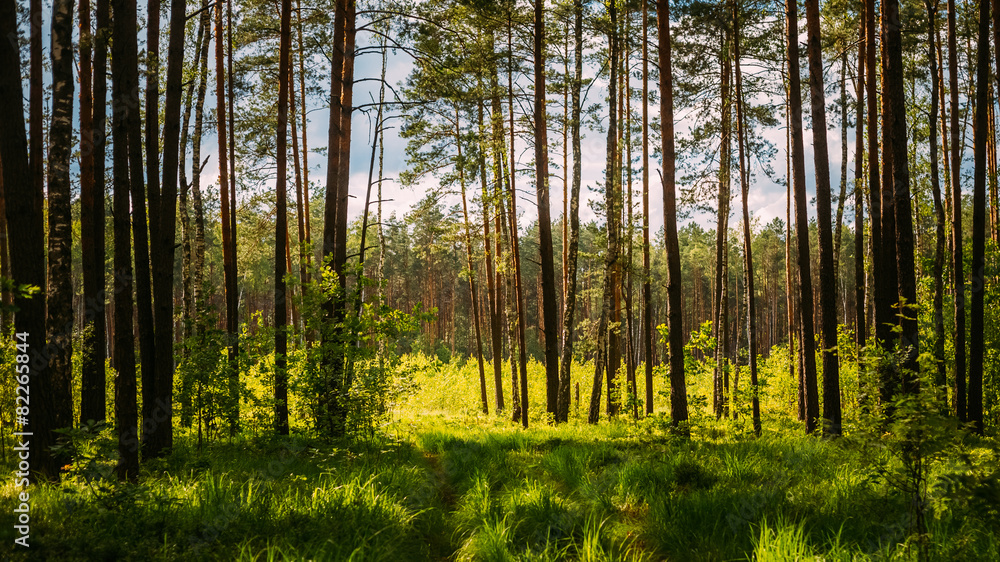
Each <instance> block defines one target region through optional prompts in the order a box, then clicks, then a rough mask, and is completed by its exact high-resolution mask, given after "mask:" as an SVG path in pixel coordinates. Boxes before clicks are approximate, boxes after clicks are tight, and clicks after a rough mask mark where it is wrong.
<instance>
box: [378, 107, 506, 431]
mask: <svg viewBox="0 0 1000 562" xmlns="http://www.w3.org/2000/svg"><path fill="white" fill-rule="evenodd" d="M460 119H461V117H460V116H459V111H458V106H457V105H456V106H455V146H456V147H457V149H458V162H457V163H456V167H457V168H458V176H459V185H460V186H461V190H462V218H463V219H464V221H465V257H466V264H467V265H468V267H469V294H470V295H471V297H472V322H473V324H474V325H475V331H476V364H477V366H478V367H479V394H480V400H481V402H482V403H483V413H484V414H489V413H490V404H489V400H488V398H487V396H486V368H485V366H484V365H483V335H482V331H481V330H480V327H479V316H480V315H479V292H478V291H477V290H476V268H475V266H474V265H473V263H472V227H471V225H470V224H469V203H468V201H467V200H466V196H465V162H464V160H462V129H461V126H460V123H461V121H460ZM379 126H381V123H380V124H379ZM361 247H362V252H363V251H364V243H362V244H361Z"/></svg>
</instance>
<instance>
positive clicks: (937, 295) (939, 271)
mask: <svg viewBox="0 0 1000 562" xmlns="http://www.w3.org/2000/svg"><path fill="white" fill-rule="evenodd" d="M994 1H995V0H994ZM926 4H927V50H928V56H927V60H928V62H929V64H930V69H929V70H930V77H931V116H930V125H931V127H932V129H933V128H936V125H937V121H938V88H939V85H938V80H937V75H938V68H937V49H936V48H935V46H936V43H937V33H936V30H937V23H936V19H937V8H938V2H937V0H927V2H926ZM930 164H931V191H932V193H933V195H934V217H935V219H936V220H935V222H936V224H935V243H934V274H933V275H934V360H935V361H936V363H937V368H936V375H935V377H934V384H935V385H936V386H937V389H936V392H937V396H938V397H939V399H940V400H942V407H943V409H944V411H945V412H947V404H948V392H947V389H948V375H947V373H946V371H945V363H944V361H945V358H944V340H945V336H944V249H945V234H944V227H945V221H944V205H943V204H942V202H941V182H940V177H939V176H938V137H937V131H934V130H932V131H931V134H930Z"/></svg>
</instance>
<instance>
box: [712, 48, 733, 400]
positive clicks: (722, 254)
mask: <svg viewBox="0 0 1000 562" xmlns="http://www.w3.org/2000/svg"><path fill="white" fill-rule="evenodd" d="M729 38H730V33H729V32H728V31H727V32H726V33H724V34H722V61H721V62H722V65H721V66H722V86H721V93H722V96H721V97H722V100H721V103H722V113H721V121H722V124H721V127H720V129H721V134H722V140H721V144H720V147H719V203H718V211H717V215H716V216H717V217H718V218H717V219H716V221H715V311H714V314H715V322H714V324H713V328H714V331H715V339H716V342H717V343H716V351H715V373H714V376H713V378H712V390H713V401H712V405H713V409H714V410H715V419H720V418H721V417H722V412H723V409H724V408H725V404H726V400H727V398H726V390H727V388H728V386H729V385H728V380H729V365H728V360H729V291H728V289H729V199H730V196H731V191H732V187H731V181H732V172H731V170H732V166H731V162H732V138H733V134H732V121H733V119H732V107H733V106H732V103H731V99H730V98H731V94H730V89H731V88H730V80H731V77H732V61H731V59H730V58H729Z"/></svg>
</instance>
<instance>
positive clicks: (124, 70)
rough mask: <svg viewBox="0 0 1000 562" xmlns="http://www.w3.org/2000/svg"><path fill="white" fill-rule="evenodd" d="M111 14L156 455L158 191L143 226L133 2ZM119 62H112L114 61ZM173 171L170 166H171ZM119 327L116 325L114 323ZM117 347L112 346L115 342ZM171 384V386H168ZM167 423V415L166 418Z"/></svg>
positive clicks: (147, 445)
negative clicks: (153, 249) (153, 267)
mask: <svg viewBox="0 0 1000 562" xmlns="http://www.w3.org/2000/svg"><path fill="white" fill-rule="evenodd" d="M112 9H113V12H114V14H115V17H114V19H113V31H112V35H113V39H114V41H112V43H111V45H112V57H111V62H112V75H113V78H112V80H113V82H114V86H113V92H112V97H111V99H112V108H113V113H114V114H115V115H114V117H115V118H116V119H121V126H122V127H124V128H125V133H124V134H125V139H124V140H125V141H126V147H127V153H126V154H127V158H128V178H129V180H128V181H129V189H130V194H131V209H132V236H133V240H134V255H135V271H134V275H135V278H134V279H135V288H136V306H137V309H138V314H137V319H138V330H139V334H138V337H139V354H140V361H141V372H142V418H143V423H142V427H143V434H142V454H143V457H144V458H148V457H151V456H157V454H158V452H159V451H160V450H161V448H160V446H159V445H157V442H156V436H157V435H159V433H158V431H162V427H161V426H162V425H163V421H164V411H165V410H164V408H163V403H161V402H159V401H158V398H159V396H160V395H159V394H158V392H157V385H158V382H157V378H156V370H157V366H156V365H157V364H156V361H155V356H156V340H155V328H156V327H155V325H154V321H153V294H152V285H151V283H152V281H151V275H150V238H151V236H150V233H152V232H155V228H154V227H155V226H156V220H155V217H156V215H155V214H154V212H153V211H154V209H155V206H154V204H155V202H156V201H157V197H158V195H159V194H156V193H154V192H152V191H151V192H149V198H148V199H149V209H150V213H149V215H150V216H149V219H150V220H149V223H148V225H149V228H148V230H147V215H146V202H147V197H146V188H145V178H144V177H143V155H142V123H141V121H140V115H139V107H140V105H139V70H138V47H137V45H136V33H137V30H136V29H137V28H136V9H135V3H127V2H122V1H121V0H113V1H112ZM116 62H117V63H120V66H118V67H117V70H116V67H115V64H116ZM174 172H175V173H176V170H174ZM118 327H119V328H122V326H121V325H118ZM116 347H117V346H116ZM171 390H172V388H171ZM166 420H167V421H168V423H169V417H167V418H166Z"/></svg>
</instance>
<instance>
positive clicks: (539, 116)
mask: <svg viewBox="0 0 1000 562" xmlns="http://www.w3.org/2000/svg"><path fill="white" fill-rule="evenodd" d="M534 3H535V49H534V59H535V114H534V122H535V190H536V193H537V197H538V244H539V250H540V254H541V255H540V256H539V257H540V259H541V270H542V333H543V334H544V338H545V390H546V392H545V395H546V411H547V412H549V413H550V414H552V415H553V417H555V415H556V411H557V410H556V406H557V402H558V400H559V337H558V330H559V316H558V313H557V312H556V309H557V306H558V304H557V301H556V286H555V281H556V277H555V275H556V274H555V265H554V263H555V262H554V257H553V255H552V253H553V250H552V219H551V218H550V215H549V141H548V128H547V126H546V122H545V49H544V45H545V16H544V13H543V10H542V4H543V0H534ZM473 296H475V294H473ZM477 326H478V325H477ZM485 388H486V387H485V386H484V387H483V396H484V397H485V392H486V390H485ZM525 421H527V418H525Z"/></svg>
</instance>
